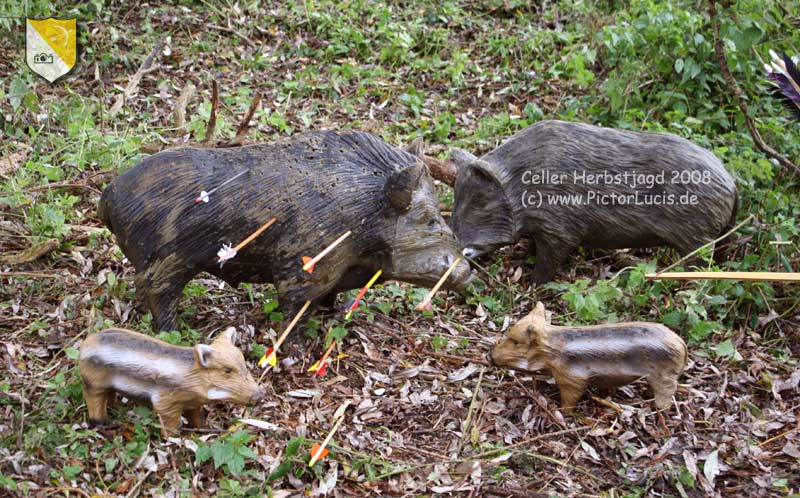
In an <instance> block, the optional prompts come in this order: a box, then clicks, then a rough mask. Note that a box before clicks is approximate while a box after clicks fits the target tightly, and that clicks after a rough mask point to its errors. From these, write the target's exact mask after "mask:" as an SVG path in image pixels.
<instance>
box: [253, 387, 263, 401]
mask: <svg viewBox="0 0 800 498" xmlns="http://www.w3.org/2000/svg"><path fill="white" fill-rule="evenodd" d="M262 399H264V390H263V389H261V388H258V389H256V390H255V391H254V392H253V395H252V396H250V401H251V402H253V403H255V402H257V401H261V400H262Z"/></svg>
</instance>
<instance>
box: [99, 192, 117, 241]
mask: <svg viewBox="0 0 800 498" xmlns="http://www.w3.org/2000/svg"><path fill="white" fill-rule="evenodd" d="M112 196H113V192H112V186H111V185H109V186H108V187H106V189H105V190H103V195H101V196H100V202H98V203H97V217H98V218H100V221H102V222H103V224H104V225H105V226H106V227H108V229H109V230H111V233H114V227H113V226H111V204H112V202H111V197H112Z"/></svg>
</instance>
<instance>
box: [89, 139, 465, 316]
mask: <svg viewBox="0 0 800 498" xmlns="http://www.w3.org/2000/svg"><path fill="white" fill-rule="evenodd" d="M245 170H248V171H249V174H246V175H243V176H242V177H241V178H238V179H237V180H236V181H234V182H231V183H230V184H228V185H225V186H224V187H222V188H220V189H219V190H218V191H216V192H214V193H213V194H212V195H211V199H210V202H208V203H202V204H195V203H194V198H195V197H197V194H198V193H199V192H200V191H201V190H210V189H211V188H214V187H215V186H217V185H220V184H221V183H223V182H224V181H225V180H227V179H228V178H231V177H233V176H235V175H237V174H239V173H240V172H242V171H245ZM99 215H100V217H101V219H103V221H104V222H105V223H106V225H107V226H108V227H109V228H110V229H111V230H112V231H113V232H114V234H115V235H116V236H117V242H118V244H119V246H120V248H122V251H123V253H124V254H125V255H126V256H127V258H128V259H129V260H130V261H131V263H132V264H133V266H134V267H135V268H136V272H137V275H136V291H137V294H138V295H139V296H140V297H141V298H142V299H143V300H144V302H145V303H147V305H148V306H149V308H150V310H151V311H152V312H153V316H154V318H155V320H156V325H157V326H158V328H160V329H162V330H163V329H171V328H174V327H175V325H176V322H175V317H176V308H177V302H178V299H179V298H180V296H181V290H182V289H183V287H184V285H185V284H186V283H187V282H188V281H189V280H190V279H191V278H192V277H194V276H195V275H196V274H198V273H200V272H201V271H207V272H209V273H212V274H214V275H217V276H219V277H220V278H222V279H224V280H225V281H226V282H228V283H230V284H231V285H234V286H235V285H237V284H238V283H240V282H273V283H275V284H276V286H277V289H278V292H279V296H280V302H281V303H282V305H284V306H285V308H284V309H285V310H286V311H287V313H288V315H287V316H293V315H294V313H295V312H296V311H297V309H299V306H300V305H301V304H302V303H303V302H305V301H306V300H312V301H314V300H318V299H320V298H323V297H324V296H326V295H327V294H329V293H331V292H337V291H340V290H345V289H351V288H356V287H359V286H361V285H362V284H363V282H364V281H365V280H366V279H367V278H369V277H370V276H371V275H372V274H373V273H374V272H375V271H377V270H378V269H383V271H384V279H400V280H405V281H409V282H413V283H418V284H421V285H431V284H433V283H434V282H436V280H437V279H438V277H439V276H440V275H441V274H442V273H444V271H445V270H446V269H447V268H448V266H449V265H450V263H451V262H452V261H453V259H455V257H456V255H457V254H456V253H457V247H456V244H455V240H454V238H453V235H452V233H451V232H450V230H449V228H448V227H447V225H446V224H445V223H444V220H443V219H442V218H441V215H440V214H439V211H438V209H437V204H436V198H435V196H434V193H433V186H432V182H431V180H430V177H429V175H428V173H427V171H426V169H425V167H424V165H423V164H422V162H421V161H419V160H418V159H417V158H416V157H415V156H412V155H410V154H408V153H406V152H404V151H402V150H400V149H397V148H394V147H391V146H389V145H387V144H385V143H384V142H382V141H380V140H378V139H377V138H375V137H374V136H372V135H369V134H366V133H360V132H343V133H336V132H312V133H306V134H303V135H298V136H295V137H293V138H291V139H289V140H286V141H283V142H279V143H274V144H265V145H252V146H248V147H242V148H238V149H196V148H185V149H175V150H169V151H165V152H162V153H159V154H156V155H154V156H151V157H149V158H147V159H145V160H144V161H142V162H141V163H140V164H139V165H137V166H135V167H134V168H132V169H130V170H129V171H127V172H126V173H124V174H123V175H121V176H119V177H118V178H117V179H115V180H114V181H113V182H112V183H111V184H110V185H109V186H108V188H107V189H106V190H105V192H104V193H103V196H102V198H101V200H100V206H99ZM272 217H275V218H277V222H276V223H275V224H274V225H273V226H272V227H270V228H269V229H268V230H266V231H265V232H264V233H263V234H261V235H259V236H258V237H257V238H256V239H255V240H253V241H252V242H251V243H250V244H249V245H248V246H246V247H245V248H243V249H242V250H241V251H240V252H239V254H238V255H237V256H236V257H234V258H233V259H231V260H229V261H227V262H226V263H225V265H224V266H223V267H222V268H220V267H219V265H218V264H217V263H216V253H217V251H218V250H219V249H220V247H221V246H222V245H223V244H231V245H234V244H236V243H238V242H239V241H241V240H242V239H244V238H245V237H247V236H248V235H249V234H250V233H252V232H253V231H254V230H256V229H257V228H258V227H260V226H261V225H263V224H264V222H265V221H267V220H268V219H270V218H272ZM347 230H352V232H353V234H352V235H351V236H350V237H348V238H347V239H346V240H345V241H344V242H343V243H342V244H340V245H339V246H338V247H337V248H336V249H334V250H333V251H332V252H331V253H330V254H328V255H327V256H326V257H325V258H324V259H323V260H322V261H321V262H320V263H318V264H317V265H316V267H315V270H314V272H313V273H311V274H309V273H306V272H305V271H303V270H302V268H301V266H302V262H301V258H302V257H303V256H314V255H315V254H317V253H318V252H319V251H321V250H322V249H323V248H324V247H326V246H327V245H328V244H330V243H331V242H332V241H333V240H335V239H336V238H337V237H339V236H340V235H341V234H343V233H344V232H346V231H347ZM469 276H470V271H469V267H468V265H466V264H462V265H460V266H459V267H458V268H457V270H456V271H455V272H454V276H453V277H452V278H451V279H450V281H449V282H450V283H451V286H454V287H460V286H462V285H464V284H465V283H466V281H467V280H468V279H469Z"/></svg>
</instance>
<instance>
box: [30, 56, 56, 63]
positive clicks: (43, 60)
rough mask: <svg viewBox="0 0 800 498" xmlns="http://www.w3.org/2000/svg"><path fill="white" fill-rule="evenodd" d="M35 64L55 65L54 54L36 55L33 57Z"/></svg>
mask: <svg viewBox="0 0 800 498" xmlns="http://www.w3.org/2000/svg"><path fill="white" fill-rule="evenodd" d="M33 63H34V64H52V63H53V55H52V54H35V55H34V56H33Z"/></svg>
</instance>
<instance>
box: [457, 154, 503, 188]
mask: <svg viewBox="0 0 800 498" xmlns="http://www.w3.org/2000/svg"><path fill="white" fill-rule="evenodd" d="M464 171H467V172H470V173H472V174H473V175H474V176H475V177H476V178H478V179H479V180H481V181H485V182H489V183H493V184H497V185H499V184H500V180H499V179H498V178H497V175H496V174H495V172H494V169H493V168H492V165H491V164H489V163H488V162H486V161H483V160H481V159H476V160H475V161H474V162H473V163H472V164H470V165H469V166H468V167H467V168H464Z"/></svg>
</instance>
